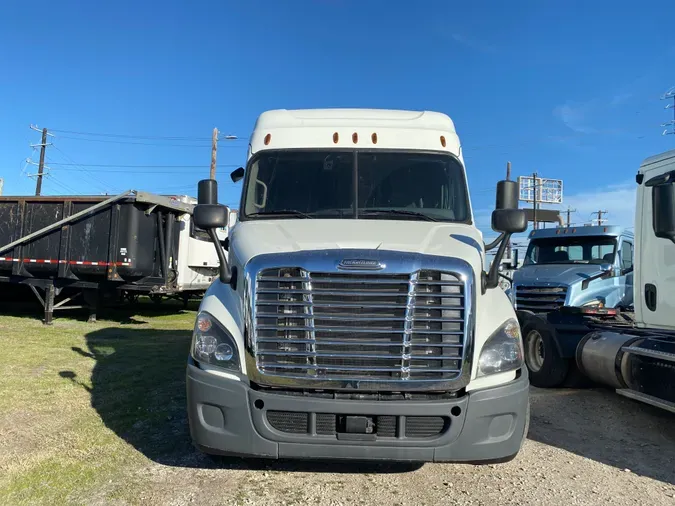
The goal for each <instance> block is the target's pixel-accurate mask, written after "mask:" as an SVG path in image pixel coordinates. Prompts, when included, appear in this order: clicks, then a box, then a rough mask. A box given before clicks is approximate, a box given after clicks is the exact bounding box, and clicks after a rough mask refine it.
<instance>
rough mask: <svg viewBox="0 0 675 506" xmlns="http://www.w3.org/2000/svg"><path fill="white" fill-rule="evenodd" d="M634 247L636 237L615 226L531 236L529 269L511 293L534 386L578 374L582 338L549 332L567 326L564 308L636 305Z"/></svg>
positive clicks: (520, 272) (519, 276)
mask: <svg viewBox="0 0 675 506" xmlns="http://www.w3.org/2000/svg"><path fill="white" fill-rule="evenodd" d="M633 243H634V238H633V233H632V232H630V231H629V230H625V229H622V228H620V227H614V226H585V227H558V228H549V229H540V230H533V231H532V232H530V235H529V244H528V247H527V252H526V253H525V256H524V261H523V265H522V266H521V267H520V268H519V269H517V270H516V271H515V272H514V273H513V278H512V286H511V288H510V290H509V291H508V293H509V297H510V298H511V301H512V302H513V304H514V306H515V307H516V310H517V314H518V319H519V321H520V323H521V328H522V333H523V344H524V347H525V363H526V365H527V367H528V369H529V371H530V382H531V383H532V384H533V385H535V386H539V387H552V386H558V385H561V384H563V382H564V381H565V380H566V379H567V378H568V375H569V373H570V371H571V372H572V373H573V374H574V373H575V372H576V371H575V367H574V360H575V358H574V357H575V352H576V345H577V344H578V339H574V338H566V340H562V341H561V340H560V339H558V334H557V333H556V332H555V329H554V328H549V326H550V324H549V319H550V320H551V322H552V325H553V326H554V327H556V328H559V326H560V325H561V322H560V321H559V316H558V315H557V314H556V313H557V311H558V310H559V309H560V308H561V307H576V308H583V310H584V311H597V310H598V309H602V308H624V309H626V308H629V307H630V306H631V305H632V302H633ZM549 313H553V314H552V315H549ZM584 330H585V329H584V328H583V327H581V331H582V332H583V331H584ZM563 335H564V334H563Z"/></svg>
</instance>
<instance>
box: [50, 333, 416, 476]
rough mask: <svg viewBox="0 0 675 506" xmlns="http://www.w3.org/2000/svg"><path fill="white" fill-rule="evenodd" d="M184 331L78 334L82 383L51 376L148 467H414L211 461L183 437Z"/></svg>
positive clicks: (402, 468)
mask: <svg viewBox="0 0 675 506" xmlns="http://www.w3.org/2000/svg"><path fill="white" fill-rule="evenodd" d="M190 339H191V332H189V331H184V330H175V331H174V330H153V329H141V328H137V327H134V326H129V327H126V326H125V327H122V328H119V327H110V328H105V329H100V330H96V331H93V332H90V333H89V334H87V335H86V344H87V349H82V348H78V347H73V348H72V350H73V353H77V354H79V355H81V356H85V357H87V358H91V359H94V360H95V361H96V363H95V365H94V369H93V371H92V374H91V381H90V384H91V386H89V382H88V381H87V380H88V378H81V377H78V375H77V373H75V372H74V371H71V370H62V371H60V372H59V375H60V376H61V377H62V378H64V379H65V380H68V381H72V382H73V383H74V384H76V385H78V386H80V387H81V388H84V389H85V390H87V391H88V392H89V394H90V396H91V406H92V407H93V408H94V409H95V410H96V412H97V413H98V415H99V416H100V417H101V420H102V421H103V423H104V424H105V426H106V427H107V428H108V429H110V430H112V431H113V432H114V433H115V434H116V435H117V436H118V437H120V438H121V439H123V440H124V441H126V442H127V443H128V444H130V445H131V446H133V447H134V448H135V449H136V450H137V451H139V452H141V453H142V454H143V455H145V456H146V457H147V458H149V459H151V460H152V461H154V462H157V463H160V464H163V465H168V466H175V467H188V468H220V469H233V470H256V469H257V470H272V471H297V472H326V473H400V472H406V471H410V470H415V469H418V468H420V467H421V465H417V464H414V465H411V464H400V465H399V464H381V465H379V464H368V463H334V462H302V461H271V460H258V459H255V460H250V459H247V460H243V459H238V458H224V457H216V458H211V457H209V456H206V455H204V454H202V453H201V452H199V451H198V450H196V449H195V447H194V446H193V445H192V441H191V438H190V432H189V426H188V419H187V412H186V394H185V367H186V362H187V356H188V349H189V345H190Z"/></svg>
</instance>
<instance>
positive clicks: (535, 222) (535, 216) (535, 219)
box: [532, 172, 539, 230]
mask: <svg viewBox="0 0 675 506" xmlns="http://www.w3.org/2000/svg"><path fill="white" fill-rule="evenodd" d="M532 184H533V185H534V198H533V199H532V201H533V209H532V221H533V225H532V227H533V228H534V229H535V230H537V228H539V227H538V226H537V173H536V172H534V173H533V174H532Z"/></svg>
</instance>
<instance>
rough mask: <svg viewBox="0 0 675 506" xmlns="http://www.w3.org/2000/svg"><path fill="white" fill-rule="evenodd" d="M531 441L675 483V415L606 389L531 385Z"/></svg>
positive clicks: (529, 436) (529, 437)
mask: <svg viewBox="0 0 675 506" xmlns="http://www.w3.org/2000/svg"><path fill="white" fill-rule="evenodd" d="M530 399H531V403H532V420H531V423H530V431H529V435H528V439H530V440H533V441H537V442H540V443H544V444H546V445H550V446H554V447H557V448H560V449H562V450H566V451H568V452H571V453H574V454H576V455H579V456H581V457H585V458H588V459H591V460H594V461H596V462H601V463H603V464H606V465H609V466H612V467H615V468H618V469H621V470H630V472H632V473H635V474H638V475H642V476H646V477H649V478H653V479H655V480H659V481H662V482H665V483H670V484H675V430H673V424H674V422H675V416H673V415H672V414H670V413H667V412H665V411H661V410H658V409H656V408H653V407H651V406H648V405H645V404H642V403H638V402H636V401H632V400H630V399H626V398H624V397H621V396H619V395H617V394H616V393H614V392H613V391H611V390H607V389H601V388H598V389H586V390H572V389H561V390H541V389H537V388H534V387H532V388H531V393H530Z"/></svg>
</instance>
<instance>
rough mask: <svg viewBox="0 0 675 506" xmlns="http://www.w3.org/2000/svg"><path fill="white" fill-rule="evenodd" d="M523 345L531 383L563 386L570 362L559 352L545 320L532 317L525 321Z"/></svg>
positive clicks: (541, 385)
mask: <svg viewBox="0 0 675 506" xmlns="http://www.w3.org/2000/svg"><path fill="white" fill-rule="evenodd" d="M523 345H524V348H525V364H526V365H527V369H528V371H529V373H530V383H531V384H532V385H534V386H535V387H539V388H552V387H557V386H561V385H562V384H563V383H564V381H565V378H566V377H567V373H568V372H569V362H568V360H566V359H564V358H562V357H561V356H560V353H558V348H557V346H556V343H555V338H554V337H553V334H552V333H551V331H550V330H549V329H548V327H547V325H546V323H545V322H544V321H542V320H540V319H539V318H532V319H530V320H528V321H526V322H525V325H524V326H523Z"/></svg>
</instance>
